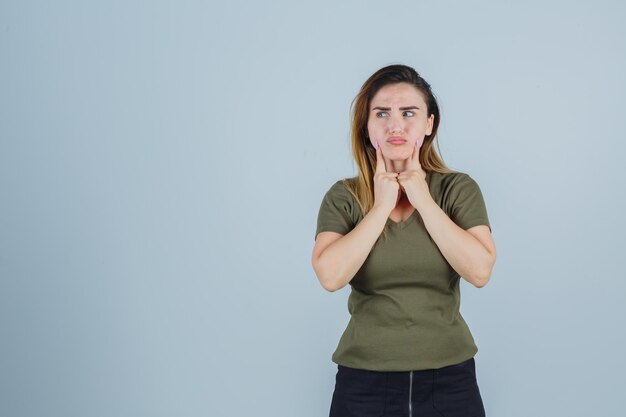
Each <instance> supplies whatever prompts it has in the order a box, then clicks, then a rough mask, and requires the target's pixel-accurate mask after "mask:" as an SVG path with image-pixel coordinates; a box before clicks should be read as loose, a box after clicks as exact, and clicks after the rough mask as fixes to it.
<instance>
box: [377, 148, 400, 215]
mask: <svg viewBox="0 0 626 417" xmlns="http://www.w3.org/2000/svg"><path fill="white" fill-rule="evenodd" d="M397 177H398V173H396V172H387V169H386V168H385V160H384V159H383V151H382V149H381V148H380V146H378V147H377V148H376V171H375V172H374V206H380V207H384V208H385V209H386V210H389V213H390V214H391V211H392V210H393V209H394V208H395V207H396V203H397V202H398V198H399V196H400V184H398V180H397Z"/></svg>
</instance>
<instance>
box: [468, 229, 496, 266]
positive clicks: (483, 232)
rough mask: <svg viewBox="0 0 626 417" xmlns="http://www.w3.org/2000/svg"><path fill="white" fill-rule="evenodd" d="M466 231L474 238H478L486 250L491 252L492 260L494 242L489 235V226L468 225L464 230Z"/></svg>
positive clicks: (494, 257) (494, 249)
mask: <svg viewBox="0 0 626 417" xmlns="http://www.w3.org/2000/svg"><path fill="white" fill-rule="evenodd" d="M466 231H467V233H469V234H470V235H472V236H474V237H475V238H476V240H478V241H479V242H480V243H481V244H482V245H483V246H484V247H485V249H487V251H488V252H489V253H490V254H491V257H492V259H493V262H495V260H496V244H495V242H494V241H493V237H492V236H491V231H490V230H489V227H487V226H486V225H484V224H481V225H478V226H474V227H470V228H469V229H467V230H466Z"/></svg>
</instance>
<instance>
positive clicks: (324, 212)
mask: <svg viewBox="0 0 626 417" xmlns="http://www.w3.org/2000/svg"><path fill="white" fill-rule="evenodd" d="M355 204H356V201H355V200H354V197H353V196H352V194H350V191H348V189H347V188H346V186H345V185H344V184H343V183H342V181H341V180H339V181H337V182H335V183H334V184H333V185H332V187H330V189H329V190H328V191H327V192H326V194H325V195H324V198H323V199H322V204H321V205H320V209H319V213H318V215H317V229H316V231H315V238H317V235H318V233H321V232H337V233H341V234H342V235H345V234H347V233H348V232H349V231H350V230H352V229H353V228H354V226H355V220H354V219H355V216H354V214H355V212H354V210H355Z"/></svg>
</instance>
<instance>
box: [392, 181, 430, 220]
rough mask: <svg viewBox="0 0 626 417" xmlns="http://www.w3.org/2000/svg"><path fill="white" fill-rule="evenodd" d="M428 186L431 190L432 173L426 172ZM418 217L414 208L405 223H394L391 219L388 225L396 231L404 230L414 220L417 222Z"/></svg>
mask: <svg viewBox="0 0 626 417" xmlns="http://www.w3.org/2000/svg"><path fill="white" fill-rule="evenodd" d="M425 180H426V184H428V185H429V188H430V171H428V172H426V178H425ZM417 215H418V211H417V209H416V208H415V207H413V211H412V212H411V215H410V216H409V217H407V219H406V220H403V221H399V222H396V221H393V220H391V218H389V217H388V218H387V223H388V224H389V225H390V226H391V227H392V228H396V229H404V228H405V227H406V226H407V225H408V224H410V223H412V222H413V220H415V218H416V217H417Z"/></svg>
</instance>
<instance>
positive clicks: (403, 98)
mask: <svg viewBox="0 0 626 417" xmlns="http://www.w3.org/2000/svg"><path fill="white" fill-rule="evenodd" d="M408 105H415V106H418V107H425V106H426V101H425V100H424V97H423V96H422V93H421V92H420V91H419V90H418V89H417V88H415V87H414V86H413V85H411V84H408V83H397V84H388V85H386V86H384V87H382V88H381V89H380V90H378V91H377V92H376V94H374V97H372V101H371V102H370V108H372V107H376V106H381V107H396V106H408Z"/></svg>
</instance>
